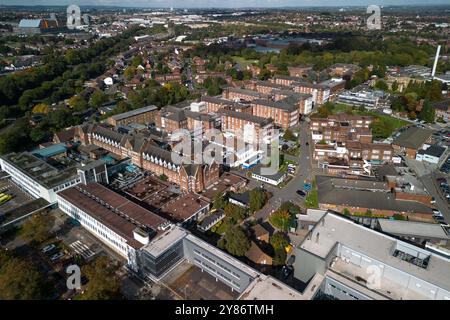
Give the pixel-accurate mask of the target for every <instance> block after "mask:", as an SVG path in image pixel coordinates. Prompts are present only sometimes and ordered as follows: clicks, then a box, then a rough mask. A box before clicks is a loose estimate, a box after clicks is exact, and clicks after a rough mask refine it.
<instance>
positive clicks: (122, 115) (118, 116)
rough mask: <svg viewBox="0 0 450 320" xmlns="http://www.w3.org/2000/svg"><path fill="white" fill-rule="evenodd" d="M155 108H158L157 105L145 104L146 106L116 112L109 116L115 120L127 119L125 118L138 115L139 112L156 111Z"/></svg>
mask: <svg viewBox="0 0 450 320" xmlns="http://www.w3.org/2000/svg"><path fill="white" fill-rule="evenodd" d="M156 110H158V107H157V106H154V105H151V106H146V107H143V108H139V109H134V110H131V111H128V112H124V113H120V114H116V115H114V116H111V118H112V119H114V120H116V121H117V120H122V119H127V118H130V117H134V116H137V115H140V114H142V113H145V112H151V111H156Z"/></svg>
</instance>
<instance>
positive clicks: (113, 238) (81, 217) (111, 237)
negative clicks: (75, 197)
mask: <svg viewBox="0 0 450 320" xmlns="http://www.w3.org/2000/svg"><path fill="white" fill-rule="evenodd" d="M58 204H59V207H60V208H61V210H63V211H64V212H65V213H67V214H68V215H70V216H71V217H73V218H74V219H76V220H78V221H79V222H80V223H81V224H82V225H83V226H84V227H86V228H87V229H90V230H91V231H92V232H93V233H95V234H97V235H100V236H102V237H103V238H105V239H106V240H107V241H108V242H110V243H111V244H113V245H114V246H115V247H116V248H118V249H119V251H122V252H123V253H126V252H127V246H126V245H125V244H124V242H125V240H123V239H122V238H121V237H119V236H118V235H117V234H116V233H114V232H112V231H111V230H110V229H109V228H107V227H105V225H103V224H102V223H100V222H99V221H97V220H96V219H94V218H92V217H91V216H90V215H88V214H86V213H84V212H83V211H81V210H79V209H78V208H77V207H74V206H72V205H71V204H70V203H68V202H67V201H65V200H63V199H61V198H59V199H58Z"/></svg>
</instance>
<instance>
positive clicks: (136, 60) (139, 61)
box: [131, 55, 144, 68]
mask: <svg viewBox="0 0 450 320" xmlns="http://www.w3.org/2000/svg"><path fill="white" fill-rule="evenodd" d="M143 61H144V60H143V59H142V57H141V56H139V55H138V56H134V57H133V59H132V60H131V65H132V66H133V67H134V68H137V67H138V66H139V65H142V63H143Z"/></svg>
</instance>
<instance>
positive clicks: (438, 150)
mask: <svg viewBox="0 0 450 320" xmlns="http://www.w3.org/2000/svg"><path fill="white" fill-rule="evenodd" d="M444 152H445V148H443V147H439V146H436V145H433V146H430V147H428V148H426V149H420V150H419V151H417V154H416V160H417V161H425V162H429V163H434V164H438V163H439V160H440V159H441V157H442V155H443V154H444Z"/></svg>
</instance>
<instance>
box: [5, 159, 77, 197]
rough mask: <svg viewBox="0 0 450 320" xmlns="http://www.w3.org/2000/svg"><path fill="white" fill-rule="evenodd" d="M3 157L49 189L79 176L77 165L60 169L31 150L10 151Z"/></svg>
mask: <svg viewBox="0 0 450 320" xmlns="http://www.w3.org/2000/svg"><path fill="white" fill-rule="evenodd" d="M2 159H3V160H4V161H6V162H7V163H9V164H10V165H12V166H14V167H15V168H16V169H19V170H20V171H21V172H22V173H23V174H24V175H26V176H28V177H30V178H32V179H33V180H35V181H37V182H38V183H40V184H41V185H43V186H44V187H46V188H47V189H51V188H53V187H56V186H58V185H60V184H62V183H63V182H64V181H68V180H72V179H74V178H75V177H76V176H77V170H76V167H75V165H73V166H69V167H67V168H65V169H62V170H58V169H57V168H55V167H53V166H52V165H50V164H49V163H48V162H46V161H45V160H43V159H40V158H38V157H36V156H35V155H33V154H31V153H29V152H22V153H10V154H7V155H4V156H2Z"/></svg>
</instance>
